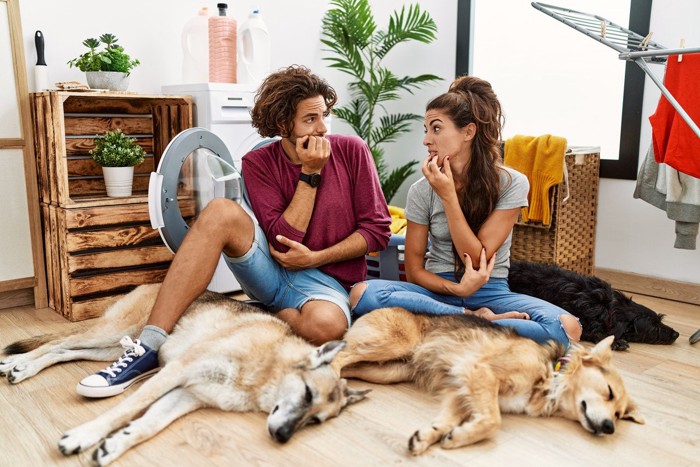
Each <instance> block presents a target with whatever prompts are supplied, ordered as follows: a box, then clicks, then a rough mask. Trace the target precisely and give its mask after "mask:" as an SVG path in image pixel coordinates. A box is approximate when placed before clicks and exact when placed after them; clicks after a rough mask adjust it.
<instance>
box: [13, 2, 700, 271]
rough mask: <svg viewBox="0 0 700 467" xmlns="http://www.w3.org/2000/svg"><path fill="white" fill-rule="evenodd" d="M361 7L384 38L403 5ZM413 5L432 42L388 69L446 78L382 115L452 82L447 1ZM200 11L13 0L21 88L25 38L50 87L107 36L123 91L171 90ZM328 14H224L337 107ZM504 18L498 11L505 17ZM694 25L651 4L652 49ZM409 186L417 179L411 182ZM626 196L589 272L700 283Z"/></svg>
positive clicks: (615, 188)
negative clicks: (121, 63) (326, 86)
mask: <svg viewBox="0 0 700 467" xmlns="http://www.w3.org/2000/svg"><path fill="white" fill-rule="evenodd" d="M523 1H525V0H523ZM370 3H371V4H372V7H373V10H374V13H375V17H376V20H377V23H378V24H379V26H380V28H382V29H384V28H385V26H386V24H387V21H388V17H389V14H390V13H391V11H393V10H394V9H397V8H400V7H401V5H404V4H409V3H411V2H410V1H409V0H371V2H370ZM420 3H421V5H422V7H423V8H425V9H427V10H428V11H429V12H430V13H431V15H432V16H433V18H434V19H435V21H436V23H437V25H438V31H439V32H438V36H439V39H438V40H437V41H436V42H434V43H433V44H431V45H423V44H401V45H399V46H397V47H396V49H395V51H394V53H393V55H390V56H389V57H388V61H387V64H388V65H389V66H390V67H391V68H392V70H393V71H395V72H396V73H398V74H407V75H414V74H420V73H433V74H436V75H438V76H442V77H444V78H445V81H444V82H442V83H440V84H438V85H435V86H433V87H432V88H428V89H425V90H423V91H420V92H417V93H416V94H415V95H414V96H406V98H404V99H402V100H401V101H400V102H399V103H397V104H395V105H392V106H391V107H390V108H391V109H392V110H393V109H400V110H401V111H403V112H415V113H419V114H420V113H422V112H423V109H424V107H425V103H426V102H427V100H428V99H429V98H431V97H433V96H435V95H437V94H439V93H440V92H443V91H444V89H446V87H447V84H448V83H449V81H450V80H451V79H452V78H453V77H454V64H455V58H454V57H455V37H456V12H457V6H456V0H440V1H426V0H423V1H421V2H420ZM563 3H565V2H563ZM201 5H207V6H209V7H210V9H212V10H214V9H215V6H216V2H201V1H198V0H178V1H166V0H148V1H136V0H122V1H120V2H118V3H115V2H113V1H110V2H108V1H104V0H71V1H70V2H58V1H55V0H20V9H21V13H22V28H23V31H24V36H25V42H24V46H25V54H26V57H27V64H28V79H29V87H30V89H33V82H32V79H33V77H32V73H31V68H32V66H33V64H34V63H35V62H36V54H35V52H34V40H33V38H34V32H35V31H36V30H37V29H40V30H42V31H43V32H44V35H45V37H46V42H47V45H46V48H47V51H46V55H47V64H48V66H49V74H50V76H49V79H50V82H56V81H67V80H79V81H83V82H84V76H83V73H81V72H80V71H78V70H76V69H70V68H68V66H67V65H66V62H67V61H68V60H70V59H72V58H74V57H76V56H77V55H79V54H80V53H82V52H83V46H82V45H81V42H82V41H83V39H85V38H87V37H96V36H98V35H99V34H102V33H106V32H110V33H113V34H115V35H117V36H118V37H119V38H120V43H121V44H122V45H123V46H124V47H125V48H126V50H127V52H129V53H130V54H132V55H133V56H134V57H136V58H138V59H140V60H141V62H142V65H141V66H140V67H138V68H136V69H135V70H134V72H133V73H132V77H131V85H130V90H132V91H136V92H140V93H158V92H160V87H161V85H164V84H177V83H179V82H180V81H179V80H180V76H181V72H180V68H181V60H182V57H181V52H180V49H181V47H180V33H181V31H182V27H183V25H184V24H185V22H186V21H187V20H188V19H189V18H190V17H191V16H193V15H194V14H195V12H196V11H197V9H198V8H199V7H200V6H201ZM328 5H329V2H328V0H303V1H302V0H296V1H290V0H259V1H255V0H236V2H230V3H229V7H230V9H229V11H230V15H231V16H233V17H235V18H236V19H237V20H239V21H242V20H243V19H244V17H245V16H246V14H247V12H248V11H250V10H252V9H253V8H260V9H261V11H262V13H263V15H264V19H265V22H266V24H267V27H268V29H269V30H270V32H271V34H272V47H273V53H272V64H273V68H280V67H283V66H286V65H289V64H293V63H297V64H303V65H306V66H308V67H309V68H311V69H312V70H314V71H315V72H316V73H318V74H320V75H322V76H324V77H325V78H327V79H328V80H329V81H330V82H331V83H332V84H333V85H334V87H335V88H336V89H337V90H338V91H339V94H340V97H341V102H342V100H344V99H346V97H347V93H346V91H345V84H346V83H347V80H346V79H345V77H344V75H342V74H341V73H339V72H337V71H335V70H331V69H328V68H327V67H326V65H325V62H324V61H323V60H322V57H323V55H324V54H323V53H322V52H321V50H320V46H321V44H320V40H319V39H320V22H321V18H322V16H323V12H324V11H325V10H326V9H327V8H328ZM507 13H508V12H503V14H504V15H505V14H507ZM591 13H595V12H591ZM699 16H700V4H699V3H698V2H697V1H696V0H654V7H653V11H652V24H651V29H652V30H653V31H654V33H655V34H654V40H656V41H657V42H659V43H661V44H664V45H666V46H667V47H675V46H676V45H677V44H678V43H679V40H680V38H681V37H685V38H686V43H687V45H688V46H697V45H700V30H698V28H697V25H696V24H693V21H694V18H697V17H699ZM611 19H612V18H611ZM551 21H554V20H551ZM570 34H574V32H573V31H568V30H566V28H565V27H562V28H561V37H559V38H557V40H560V41H568V40H569V38H570ZM601 47H603V46H601ZM611 53H612V52H611ZM657 69H658V71H659V72H662V70H663V69H662V68H661V67H658V66H657ZM485 78H487V79H488V77H485ZM658 96H659V93H658V90H657V89H656V87H655V85H654V84H653V83H652V82H651V81H649V80H647V88H646V95H645V102H644V119H643V130H642V144H641V146H642V147H641V148H640V153H641V154H642V155H643V154H645V152H646V148H647V146H648V144H649V141H650V138H651V132H650V129H649V124H648V120H647V119H646V117H648V116H649V115H650V114H651V113H653V111H654V108H655V106H656V102H657V101H658ZM513 130H514V131H515V129H513ZM333 131H334V132H338V133H340V132H347V131H349V130H348V129H347V127H345V126H344V125H342V124H341V123H340V122H339V121H338V120H335V121H334V122H333ZM422 135H423V130H422V126H421V125H420V124H416V126H415V131H414V132H413V133H412V134H410V135H408V136H405V137H403V139H402V140H401V141H400V142H398V143H395V144H394V145H393V146H392V147H391V148H388V150H389V151H390V152H391V156H390V159H389V162H394V165H399V163H405V162H406V161H408V160H409V159H419V160H420V159H422V157H423V155H424V153H425V150H424V148H423V147H422V146H421V140H422ZM415 179H417V175H416V176H414V177H412V179H411V180H415ZM409 182H410V181H409ZM408 184H409V183H406V184H405V185H404V187H403V188H402V190H401V191H400V192H399V194H398V195H397V198H396V199H395V202H396V204H403V202H404V201H403V200H405V193H406V189H407V187H408ZM633 191H634V182H630V181H621V180H608V179H604V180H602V181H601V186H600V197H599V214H598V233H597V240H596V265H597V266H598V267H604V268H610V269H617V270H621V271H629V272H635V273H639V274H645V275H650V276H658V277H662V278H668V279H673V280H681V281H687V282H694V283H700V252H699V251H687V250H676V249H674V248H673V242H674V239H675V234H674V232H673V228H674V225H673V222H672V221H670V220H667V219H666V216H665V213H664V212H662V211H660V210H658V209H656V208H654V207H652V206H650V205H648V204H646V203H645V202H643V201H640V200H634V199H632V192H633Z"/></svg>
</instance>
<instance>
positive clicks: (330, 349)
mask: <svg viewBox="0 0 700 467" xmlns="http://www.w3.org/2000/svg"><path fill="white" fill-rule="evenodd" d="M344 348H345V341H330V342H326V343H325V344H323V345H322V346H320V347H317V348H316V349H314V350H313V351H312V352H311V355H309V369H310V370H314V369H316V368H318V367H320V366H321V365H327V364H329V363H330V362H332V361H333V359H334V358H335V356H336V355H338V352H340V351H341V350H343V349H344Z"/></svg>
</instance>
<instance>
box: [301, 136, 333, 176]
mask: <svg viewBox="0 0 700 467" xmlns="http://www.w3.org/2000/svg"><path fill="white" fill-rule="evenodd" d="M296 151H297V155H298V156H299V159H300V160H301V171H302V172H304V173H307V174H311V173H319V172H321V169H322V168H323V166H324V165H326V162H328V159H329V158H330V156H331V142H330V141H328V140H327V139H326V138H324V137H323V136H312V135H307V136H303V137H301V138H298V139H297V144H296Z"/></svg>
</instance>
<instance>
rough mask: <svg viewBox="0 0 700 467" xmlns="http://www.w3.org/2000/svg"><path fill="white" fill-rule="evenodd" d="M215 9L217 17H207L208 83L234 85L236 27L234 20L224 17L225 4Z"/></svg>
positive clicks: (218, 4) (220, 4)
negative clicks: (217, 10) (217, 11)
mask: <svg viewBox="0 0 700 467" xmlns="http://www.w3.org/2000/svg"><path fill="white" fill-rule="evenodd" d="M216 7H217V8H218V9H219V16H210V17H209V81H210V82H212V83H235V82H236V74H237V57H236V42H237V37H236V36H237V33H238V25H237V24H236V20H235V19H233V18H231V17H229V16H226V9H227V8H228V5H227V4H226V3H217V4H216Z"/></svg>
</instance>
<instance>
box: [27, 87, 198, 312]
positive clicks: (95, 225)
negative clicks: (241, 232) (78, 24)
mask: <svg viewBox="0 0 700 467" xmlns="http://www.w3.org/2000/svg"><path fill="white" fill-rule="evenodd" d="M30 100H31V107H32V117H33V125H34V130H35V132H34V134H35V137H34V145H35V149H36V159H37V169H38V174H37V177H38V182H39V199H40V202H41V211H42V221H43V222H42V223H43V231H44V251H45V258H46V270H47V282H48V295H49V306H50V307H51V308H53V309H54V310H56V311H57V312H58V313H60V314H61V315H63V316H64V317H66V318H67V319H69V320H71V321H78V320H83V319H87V318H94V317H97V316H101V315H102V313H103V312H104V310H105V309H106V307H107V306H108V305H109V304H110V303H112V302H113V301H114V300H115V299H116V298H117V297H119V296H121V295H123V294H125V293H127V292H129V291H131V290H132V289H133V288H135V287H136V286H138V285H140V284H148V283H155V282H161V281H162V280H163V279H164V277H165V274H166V272H167V270H168V267H169V266H170V262H171V260H172V258H173V254H172V253H171V252H170V251H169V250H168V248H167V247H166V246H165V245H164V244H163V241H162V240H161V238H160V235H159V233H158V231H157V230H154V229H153V228H151V225H150V219H149V213H148V197H147V195H148V179H149V176H150V172H152V171H154V170H155V169H156V167H157V166H158V163H159V161H160V156H161V155H162V153H163V150H164V149H165V147H166V146H167V145H168V144H169V143H170V141H171V140H172V138H174V137H175V136H176V135H177V134H178V133H180V132H181V131H183V130H185V129H187V128H190V127H191V126H192V106H191V100H190V98H189V97H181V96H149V95H138V94H124V93H94V92H88V93H77V92H54V91H52V92H41V93H34V94H32V95H31V99H30ZM117 128H120V129H121V130H122V131H123V132H124V133H125V134H127V135H130V136H133V137H136V139H137V141H138V143H139V144H140V145H141V146H142V147H143V148H144V149H145V150H146V152H147V153H148V157H147V158H146V160H145V161H144V162H143V163H142V164H140V165H139V166H137V167H136V168H135V177H134V186H133V195H132V196H130V197H126V198H109V197H107V195H106V190H105V187H104V180H103V178H102V169H101V167H99V166H98V165H97V164H95V163H94V162H93V161H92V159H91V158H90V155H89V151H90V149H92V148H93V147H94V140H95V136H96V135H99V134H101V133H104V132H105V131H107V130H114V129H117ZM179 197H181V198H184V199H181V201H180V209H181V210H182V212H183V215H185V217H186V218H188V219H190V218H192V217H193V216H194V203H193V202H192V201H191V199H190V198H189V197H188V195H187V193H186V190H184V189H183V192H182V193H180V196H179Z"/></svg>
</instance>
